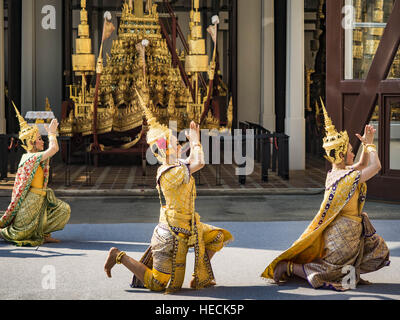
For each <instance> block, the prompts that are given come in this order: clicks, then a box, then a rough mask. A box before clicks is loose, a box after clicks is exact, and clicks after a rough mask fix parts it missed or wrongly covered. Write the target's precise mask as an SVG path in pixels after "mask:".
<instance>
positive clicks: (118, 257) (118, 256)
mask: <svg viewBox="0 0 400 320" xmlns="http://www.w3.org/2000/svg"><path fill="white" fill-rule="evenodd" d="M124 255H126V252H125V251H121V252H120V253H118V255H117V257H116V258H115V262H116V263H117V264H121V259H122V257H123V256H124Z"/></svg>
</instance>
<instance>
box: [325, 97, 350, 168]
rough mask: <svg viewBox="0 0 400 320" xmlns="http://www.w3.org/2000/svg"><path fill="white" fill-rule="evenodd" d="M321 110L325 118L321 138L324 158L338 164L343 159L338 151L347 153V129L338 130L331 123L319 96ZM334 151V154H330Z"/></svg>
mask: <svg viewBox="0 0 400 320" xmlns="http://www.w3.org/2000/svg"><path fill="white" fill-rule="evenodd" d="M320 100H321V105H322V111H323V113H324V118H325V131H326V136H325V137H324V138H323V148H324V149H325V153H326V156H325V158H326V159H327V160H328V161H330V162H331V163H335V164H339V163H341V162H342V161H343V159H342V158H341V157H340V153H342V154H343V155H345V154H346V153H347V147H348V144H349V135H348V134H347V131H342V132H338V131H337V130H336V128H335V126H334V125H333V123H332V120H331V118H330V117H329V115H328V112H327V111H326V108H325V105H324V102H323V101H322V98H321V97H320ZM332 151H334V154H332Z"/></svg>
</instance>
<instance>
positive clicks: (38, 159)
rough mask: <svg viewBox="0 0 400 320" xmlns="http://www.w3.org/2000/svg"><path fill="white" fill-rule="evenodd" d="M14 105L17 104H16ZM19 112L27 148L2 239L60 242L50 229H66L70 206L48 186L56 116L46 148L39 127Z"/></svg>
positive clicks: (1, 225) (0, 223)
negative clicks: (52, 235) (45, 148)
mask: <svg viewBox="0 0 400 320" xmlns="http://www.w3.org/2000/svg"><path fill="white" fill-rule="evenodd" d="M14 107H15V105H14ZM15 110H16V112H17V116H18V120H19V125H20V132H19V139H20V140H21V141H22V142H23V145H22V147H23V148H24V149H25V150H27V153H25V154H24V155H23V156H22V158H21V161H20V163H19V166H18V171H17V175H16V178H15V182H14V188H13V192H12V198H11V203H10V205H9V206H8V209H7V211H6V212H5V213H4V214H3V215H2V217H1V218H0V238H3V239H4V240H6V241H8V242H11V243H14V244H15V245H17V246H38V245H41V244H43V243H49V242H59V240H57V239H54V238H52V237H51V232H55V231H59V230H62V229H63V228H64V226H65V225H66V224H67V222H68V221H69V218H70V214H71V209H70V206H69V205H68V204H67V203H65V202H63V201H61V200H59V199H57V198H56V197H55V195H54V192H53V191H52V190H51V189H49V188H47V182H48V177H49V169H50V166H49V161H50V158H51V157H52V156H53V155H55V154H56V153H57V152H58V143H57V137H56V134H57V127H58V122H57V120H56V119H54V120H52V121H51V123H50V125H49V126H48V127H47V126H46V130H47V132H48V136H49V141H50V142H49V148H48V149H47V150H45V151H43V147H44V142H43V140H42V137H41V136H40V134H39V129H38V128H37V126H30V125H28V124H27V123H26V121H25V120H24V118H23V117H22V116H21V115H20V114H19V112H18V110H17V108H16V107H15Z"/></svg>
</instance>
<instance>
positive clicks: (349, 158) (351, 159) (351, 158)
mask: <svg viewBox="0 0 400 320" xmlns="http://www.w3.org/2000/svg"><path fill="white" fill-rule="evenodd" d="M354 157H355V155H354V153H353V147H352V145H351V144H350V143H349V146H348V147H347V153H346V159H345V163H346V165H348V166H349V165H352V164H354Z"/></svg>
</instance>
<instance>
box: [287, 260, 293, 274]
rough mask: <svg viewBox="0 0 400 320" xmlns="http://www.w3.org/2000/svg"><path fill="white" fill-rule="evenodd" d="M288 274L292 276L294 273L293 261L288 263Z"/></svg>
mask: <svg viewBox="0 0 400 320" xmlns="http://www.w3.org/2000/svg"><path fill="white" fill-rule="evenodd" d="M286 274H287V276H288V277H291V276H292V275H293V262H291V261H288V263H287V266H286Z"/></svg>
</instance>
